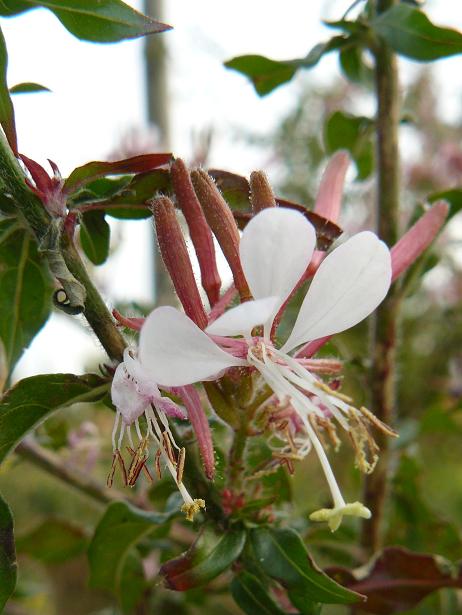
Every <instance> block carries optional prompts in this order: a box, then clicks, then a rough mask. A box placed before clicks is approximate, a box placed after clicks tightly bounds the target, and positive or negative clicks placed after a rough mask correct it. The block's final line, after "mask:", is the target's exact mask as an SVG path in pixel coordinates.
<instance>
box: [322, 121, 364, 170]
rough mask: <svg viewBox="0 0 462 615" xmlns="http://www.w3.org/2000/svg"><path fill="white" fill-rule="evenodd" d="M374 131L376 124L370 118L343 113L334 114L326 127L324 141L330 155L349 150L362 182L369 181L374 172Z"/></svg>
mask: <svg viewBox="0 0 462 615" xmlns="http://www.w3.org/2000/svg"><path fill="white" fill-rule="evenodd" d="M373 129H374V123H373V121H372V120H371V119H370V118H368V117H364V116H354V115H350V114H349V113H344V112H343V111H336V112H335V113H333V114H332V115H331V116H330V117H329V119H328V120H327V122H326V125H325V130H324V140H325V143H326V149H327V151H328V153H329V154H333V153H334V152H336V151H337V150H339V149H347V150H348V151H349V152H350V153H351V155H352V157H353V159H354V161H355V164H356V168H357V170H358V179H360V180H364V179H367V178H368V177H369V176H370V174H371V173H372V171H373V165H374V147H373V143H372V135H373Z"/></svg>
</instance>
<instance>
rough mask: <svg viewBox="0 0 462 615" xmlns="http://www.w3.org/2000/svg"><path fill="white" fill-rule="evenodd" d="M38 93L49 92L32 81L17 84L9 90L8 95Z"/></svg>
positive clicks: (43, 86)
mask: <svg viewBox="0 0 462 615" xmlns="http://www.w3.org/2000/svg"><path fill="white" fill-rule="evenodd" d="M38 92H51V90H50V88H47V87H46V86H45V85H41V84H40V83H34V82H33V81H27V82H24V83H17V84H16V85H14V86H13V87H12V88H10V94H36V93H38Z"/></svg>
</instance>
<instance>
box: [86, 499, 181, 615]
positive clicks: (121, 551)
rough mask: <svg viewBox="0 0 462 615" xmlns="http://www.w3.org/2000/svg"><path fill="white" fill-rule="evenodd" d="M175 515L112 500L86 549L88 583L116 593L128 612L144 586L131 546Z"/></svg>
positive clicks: (139, 596)
mask: <svg viewBox="0 0 462 615" xmlns="http://www.w3.org/2000/svg"><path fill="white" fill-rule="evenodd" d="M174 514H176V511H172V512H170V513H153V512H145V511H143V510H139V509H138V508H135V507H134V506H132V505H131V504H128V503H127V502H114V503H113V504H110V505H109V506H108V508H107V509H106V512H105V513H104V515H103V517H102V519H101V521H100V522H99V523H98V525H97V527H96V529H95V533H94V535H93V538H92V541H91V543H90V546H89V548H88V559H89V563H90V584H91V586H92V587H95V588H99V589H105V590H108V591H110V592H111V593H113V594H114V595H115V596H117V598H118V600H119V602H120V603H121V605H122V607H123V609H124V612H126V613H130V612H131V609H132V607H133V606H134V605H136V603H137V602H138V601H139V599H140V598H141V596H142V594H143V592H144V591H145V589H146V583H145V582H144V579H143V575H142V568H141V563H140V559H139V556H138V554H137V552H136V550H135V549H134V546H135V545H136V544H137V543H138V542H140V541H141V540H142V539H143V538H146V537H147V536H148V535H149V534H151V533H152V532H153V531H154V530H156V529H158V528H159V527H161V526H163V525H165V524H166V523H167V522H168V521H169V520H170V519H171V517H172V516H173V515H174Z"/></svg>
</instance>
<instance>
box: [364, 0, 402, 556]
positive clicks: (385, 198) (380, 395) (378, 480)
mask: <svg viewBox="0 0 462 615" xmlns="http://www.w3.org/2000/svg"><path fill="white" fill-rule="evenodd" d="M394 1H395V0H377V2H376V5H375V6H376V11H377V13H381V12H383V11H385V10H387V9H388V8H390V6H392V5H393V4H394ZM374 55H375V88H376V97H377V118H376V137H377V145H376V148H377V150H376V158H377V162H376V163H377V227H378V234H379V236H380V237H381V239H383V240H384V241H385V242H386V243H387V244H388V245H389V246H392V245H394V244H395V243H396V241H397V239H398V234H399V181H400V167H399V151H398V125H399V84H398V71H397V65H396V57H395V55H394V53H393V51H392V50H391V49H390V47H389V46H388V45H386V43H385V42H384V41H381V40H379V41H378V42H377V46H376V48H375V50H374ZM398 315H399V300H398V287H397V285H396V284H394V285H393V287H392V288H391V290H390V292H389V294H388V296H387V298H386V299H385V300H384V301H383V303H382V304H381V306H380V307H379V309H378V310H377V312H376V315H375V318H374V319H373V322H372V327H371V342H372V348H371V371H370V390H371V403H372V409H373V411H374V413H375V414H376V415H377V417H378V418H379V419H380V420H381V421H384V422H385V423H393V421H394V419H395V413H396V409H395V380H396V343H397V329H398ZM377 444H378V445H379V447H380V460H379V463H378V464H377V467H376V469H375V471H374V473H373V474H371V475H369V476H367V477H366V480H365V493H364V503H365V505H366V506H367V507H368V508H369V509H370V510H371V511H372V519H371V520H370V521H366V522H364V523H363V531H362V544H363V546H364V547H365V548H366V549H367V550H368V551H372V552H373V551H376V550H378V549H379V548H380V546H381V542H382V530H383V520H384V508H385V503H386V494H387V489H388V482H389V473H390V445H389V441H388V438H387V437H386V436H384V435H383V434H382V433H379V434H378V437H377Z"/></svg>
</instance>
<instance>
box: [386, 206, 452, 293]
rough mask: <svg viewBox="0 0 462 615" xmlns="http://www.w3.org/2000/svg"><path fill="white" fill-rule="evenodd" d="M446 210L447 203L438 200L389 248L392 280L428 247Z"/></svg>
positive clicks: (440, 225)
mask: <svg viewBox="0 0 462 615" xmlns="http://www.w3.org/2000/svg"><path fill="white" fill-rule="evenodd" d="M448 212H449V206H448V204H447V203H445V202H444V201H438V202H437V203H435V204H434V205H433V207H431V208H430V209H429V210H428V211H427V212H425V213H424V215H423V216H422V217H421V218H419V220H417V222H416V223H415V224H414V226H412V227H411V228H410V229H409V230H408V231H406V233H404V235H403V236H402V237H401V239H400V240H399V241H397V242H396V243H395V245H394V246H393V247H392V249H391V269H392V280H393V281H394V280H396V278H397V277H398V276H400V275H401V274H402V273H403V271H405V270H406V269H407V268H408V267H409V266H410V265H412V263H413V262H414V261H415V260H416V259H417V258H418V257H419V256H420V255H421V254H422V252H424V251H425V250H426V249H427V248H428V246H429V245H430V244H431V242H432V241H433V240H434V239H435V237H436V235H437V234H438V233H439V231H440V230H441V227H442V226H443V224H444V222H445V220H446V218H447V216H448Z"/></svg>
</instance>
